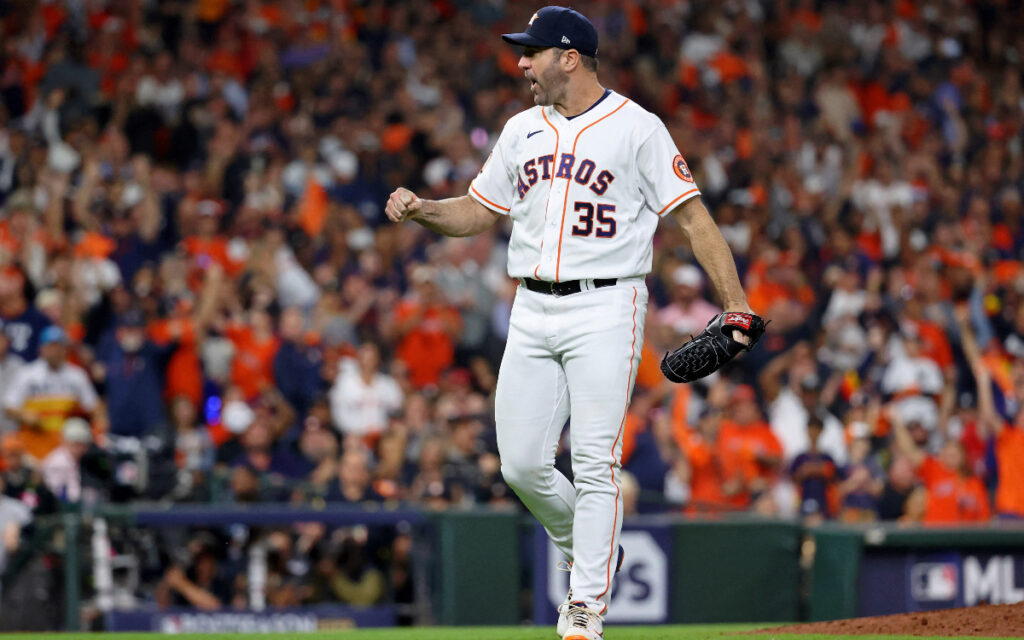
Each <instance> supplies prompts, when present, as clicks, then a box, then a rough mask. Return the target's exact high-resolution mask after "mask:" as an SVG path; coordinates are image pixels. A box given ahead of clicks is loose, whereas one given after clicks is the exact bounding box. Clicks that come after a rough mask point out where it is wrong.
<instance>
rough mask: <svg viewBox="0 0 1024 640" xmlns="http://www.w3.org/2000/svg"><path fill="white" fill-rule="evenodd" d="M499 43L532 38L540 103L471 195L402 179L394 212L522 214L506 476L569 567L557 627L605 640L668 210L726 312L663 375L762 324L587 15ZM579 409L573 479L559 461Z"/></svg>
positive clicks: (682, 375) (507, 368)
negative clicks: (655, 262) (650, 287)
mask: <svg viewBox="0 0 1024 640" xmlns="http://www.w3.org/2000/svg"><path fill="white" fill-rule="evenodd" d="M502 37H503V38H504V39H505V40H506V41H507V42H510V43H513V44H517V45H521V46H523V47H525V49H524V51H523V54H522V57H521V58H520V59H519V68H520V69H522V70H523V74H524V75H525V76H526V78H527V79H528V80H529V81H530V91H531V92H532V94H533V98H534V102H535V103H536V106H535V107H533V108H531V109H528V110H526V111H524V112H522V113H520V114H518V115H516V116H514V117H512V118H511V119H510V120H509V121H508V122H507V123H506V124H505V128H504V130H503V131H502V132H501V135H500V137H499V138H498V141H497V143H496V144H495V146H494V149H493V151H492V152H491V155H490V157H489V158H488V159H487V161H486V162H485V163H484V166H483V168H482V169H481V171H480V174H479V175H478V176H477V177H476V179H475V180H473V182H472V184H471V185H470V188H469V193H468V194H467V195H465V196H462V197H458V198H450V199H447V200H439V201H431V200H421V199H420V198H418V197H417V196H416V195H415V194H413V193H412V192H411V191H409V190H407V189H404V188H399V189H397V190H395V191H394V192H393V193H392V194H391V196H390V198H389V200H388V203H387V206H386V213H387V215H388V217H389V218H390V219H391V220H393V221H396V222H397V221H401V220H413V221H415V222H417V223H419V224H421V225H423V226H425V227H427V228H428V229H431V230H433V231H436V232H438V233H441V234H444V235H448V236H468V235H473V234H477V233H480V232H482V231H484V230H486V229H488V228H489V227H491V225H493V224H494V223H495V222H496V221H497V220H498V219H499V218H500V217H501V216H509V217H511V219H512V235H511V238H510V240H509V249H508V273H509V275H510V276H511V277H513V278H516V279H518V280H519V283H520V287H519V290H518V292H517V294H516V298H515V302H514V304H513V307H512V317H511V325H510V328H509V333H508V342H507V344H506V347H505V354H504V358H503V360H502V363H501V368H500V372H499V376H498V386H497V391H496V400H495V414H496V415H495V421H496V424H497V436H498V449H499V453H500V456H501V470H502V473H503V474H504V477H505V480H506V481H507V482H508V484H509V485H510V486H511V487H512V489H513V490H514V491H515V492H516V494H517V495H518V496H519V497H520V499H521V500H522V501H523V503H524V504H525V505H526V506H527V507H528V508H529V509H530V511H531V512H532V513H533V514H534V516H536V517H537V519H538V520H539V521H540V522H541V523H542V524H543V525H544V527H545V528H546V530H547V532H548V534H549V535H550V536H551V539H552V540H553V541H554V543H555V545H556V546H557V547H558V548H559V549H560V550H561V551H562V553H564V554H565V556H566V558H567V559H568V561H569V562H570V563H571V575H570V581H569V583H570V590H569V596H568V597H567V599H566V602H565V603H563V605H562V606H561V607H559V613H560V620H559V622H560V624H559V633H560V635H561V637H562V638H563V639H564V640H594V639H596V638H603V628H602V627H603V615H604V614H605V613H606V611H607V609H608V600H609V597H610V595H611V589H612V579H613V576H614V573H615V568H616V562H617V560H618V546H619V545H618V539H619V533H620V530H621V528H622V494H621V490H620V481H621V474H620V454H621V450H622V427H623V424H624V421H625V417H626V412H627V409H628V405H629V399H630V394H631V393H632V390H633V382H634V379H635V378H636V372H637V365H638V364H639V361H640V351H641V347H642V346H643V339H644V334H643V328H644V317H645V315H646V313H647V289H646V287H645V285H644V276H645V275H646V274H647V273H649V272H650V270H651V262H652V238H653V236H654V232H655V229H656V227H657V226H658V221H659V219H660V218H662V217H665V216H672V217H674V218H675V219H676V220H677V221H678V222H679V224H680V225H682V228H683V230H684V231H685V233H686V235H687V236H688V238H689V240H690V244H691V246H692V247H693V252H694V255H695V256H696V258H697V260H698V261H699V262H700V264H701V266H702V267H703V268H704V269H705V271H707V273H708V275H709V277H710V279H711V282H712V283H713V284H714V286H715V288H716V290H717V291H718V294H719V296H720V298H721V302H722V304H723V307H724V309H725V311H726V313H725V314H723V315H722V316H719V318H718V319H716V321H713V322H718V325H716V327H717V329H716V333H715V335H714V336H711V335H710V334H709V335H708V336H706V337H705V335H704V334H702V336H701V337H699V338H698V339H697V340H695V341H694V342H693V343H689V344H688V345H687V346H691V345H693V347H694V348H692V349H690V350H688V351H686V352H685V353H684V352H683V350H679V351H680V354H681V355H679V356H677V357H675V359H674V360H671V361H670V360H669V359H668V358H666V361H665V363H663V370H665V372H666V375H669V377H670V379H673V380H675V381H682V380H684V379H685V380H687V381H688V380H690V379H693V378H694V377H697V376H693V375H690V374H692V373H693V371H694V370H697V369H699V370H700V371H699V372H698V373H699V375H704V374H706V373H709V372H710V371H712V370H714V369H717V368H718V366H720V365H721V362H723V361H724V360H725V359H727V358H728V357H731V356H732V355H735V352H738V351H739V350H742V349H743V348H747V347H748V346H752V343H753V342H755V341H756V339H757V337H759V335H760V334H759V333H758V330H759V329H762V327H763V324H759V323H760V318H757V316H754V315H753V314H752V313H751V311H750V308H749V307H748V306H747V301H746V296H745V294H744V292H743V289H742V287H741V285H740V281H739V278H738V277H737V274H736V267H735V264H734V262H733V259H732V255H731V253H730V251H729V248H728V246H727V245H726V243H725V241H724V240H723V238H722V235H721V233H720V232H719V230H718V227H717V226H716V225H715V223H714V222H713V221H712V219H711V216H710V215H709V214H708V211H707V210H706V209H705V208H704V205H703V204H702V203H701V200H700V198H699V197H698V196H699V195H700V190H699V189H698V188H697V185H696V184H695V183H694V179H693V175H692V174H691V173H690V169H689V168H688V167H687V165H686V161H685V160H684V159H683V156H682V155H681V154H680V153H679V151H678V149H676V146H675V144H674V143H673V141H672V138H671V137H670V136H669V133H668V131H667V130H666V128H665V126H664V125H663V124H662V122H661V121H660V120H659V119H658V118H657V116H655V115H653V114H651V113H649V112H647V111H645V110H644V109H643V108H641V107H640V106H639V105H637V104H636V103H635V102H632V101H631V100H629V99H628V98H625V97H623V96H621V95H619V94H617V93H615V92H614V91H611V90H610V89H606V88H604V87H603V86H601V84H600V83H599V82H598V77H597V59H596V56H597V40H598V38H597V31H596V29H594V26H593V25H592V24H591V23H590V21H589V20H588V19H587V18H586V17H584V16H583V15H581V14H580V13H578V12H576V11H574V10H572V9H567V8H564V7H554V6H551V7H545V8H543V9H541V10H540V11H538V12H537V13H535V14H534V15H533V17H532V18H531V19H530V22H529V25H528V26H527V29H526V31H525V32H523V33H515V34H506V35H504V36H502ZM723 316H724V317H725V318H726V319H728V320H729V321H726V320H723ZM711 329H712V326H711V325H709V331H710V330H711ZM732 329H735V330H736V332H733V331H732ZM762 330H763V329H762ZM723 332H724V333H723ZM705 333H708V331H706V332H705ZM702 340H703V341H702ZM715 340H717V341H718V342H715ZM723 341H724V343H723ZM719 343H723V344H724V345H725V346H726V347H727V348H724V353H723V348H721V347H720V346H719ZM709 354H710V357H711V358H712V360H714V362H711V360H709V359H708V357H709ZM712 367H713V368H712ZM708 369H710V370H708ZM570 416H571V420H570V444H571V450H572V466H573V474H574V476H575V484H574V483H573V482H570V481H569V480H568V479H567V478H566V477H565V476H563V475H562V474H561V473H559V472H558V471H556V470H555V467H554V459H555V450H556V447H557V445H558V441H559V438H560V433H561V431H562V427H563V426H564V425H565V423H566V420H567V419H569V418H570Z"/></svg>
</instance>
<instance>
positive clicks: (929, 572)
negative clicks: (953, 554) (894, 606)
mask: <svg viewBox="0 0 1024 640" xmlns="http://www.w3.org/2000/svg"><path fill="white" fill-rule="evenodd" d="M959 584H960V571H959V569H958V568H957V566H956V565H955V564H953V563H952V562H919V563H917V564H915V565H914V566H913V567H911V569H910V594H911V596H913V598H914V600H917V601H918V602H950V601H953V600H955V599H956V595H957V588H958V585H959Z"/></svg>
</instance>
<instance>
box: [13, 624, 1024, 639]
mask: <svg viewBox="0 0 1024 640" xmlns="http://www.w3.org/2000/svg"><path fill="white" fill-rule="evenodd" d="M762 626H763V625H686V626H661V627H618V626H612V627H609V628H608V629H607V630H606V632H605V636H606V637H607V640H881V639H883V638H884V639H885V640H995V639H987V638H978V637H971V638H967V637H964V636H957V637H955V638H951V637H948V636H946V637H939V636H881V635H878V636H850V635H842V636H840V635H819V634H814V635H810V634H793V633H779V634H770V633H768V634H764V635H759V636H747V635H739V636H737V635H732V634H733V633H735V632H738V631H749V630H751V629H758V628H761V627H762ZM554 631H555V630H554V627H550V628H549V627H417V628H414V629H409V628H406V629H359V630H352V631H321V632H319V633H308V634H305V633H287V634H286V633H266V634H258V633H245V634H242V633H237V634H226V633H204V634H180V635H175V636H166V635H162V634H158V633H103V634H98V633H19V634H0V640H44V639H45V640H100V639H101V638H102V639H103V640H168V639H169V638H180V639H181V640H305V639H306V638H308V639H309V640H554V639H555V633H554ZM1021 638H1024V636H1021ZM1000 640H1006V639H1005V638H1002V639H1000Z"/></svg>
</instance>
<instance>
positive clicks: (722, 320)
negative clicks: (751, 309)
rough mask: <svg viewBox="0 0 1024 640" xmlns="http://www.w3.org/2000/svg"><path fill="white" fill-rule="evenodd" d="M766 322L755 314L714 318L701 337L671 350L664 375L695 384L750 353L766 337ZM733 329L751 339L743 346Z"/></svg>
mask: <svg viewBox="0 0 1024 640" xmlns="http://www.w3.org/2000/svg"><path fill="white" fill-rule="evenodd" d="M765 324H766V323H765V321H764V319H762V318H761V316H756V315H754V314H752V313H739V312H736V311H729V312H727V313H720V314H718V315H717V316H715V317H714V318H712V319H711V322H709V323H708V326H707V327H705V328H704V331H702V332H701V334H700V335H699V336H697V337H696V338H693V339H692V340H690V341H689V342H687V343H686V344H684V345H683V346H681V347H679V348H678V349H675V350H674V351H669V352H668V353H666V354H665V357H664V358H662V359H661V372H662V373H664V374H665V377H666V378H668V379H669V380H671V381H672V382H693V381H694V380H699V379H701V378H703V377H704V376H707V375H711V374H712V373H714V372H715V371H718V370H719V369H720V368H721V367H722V365H724V364H725V363H726V362H728V361H730V360H732V359H733V358H735V357H736V355H737V354H738V353H739V352H740V351H750V350H751V349H753V348H754V345H755V344H757V341H758V340H760V339H761V336H762V335H763V334H764V328H765ZM733 330H736V331H739V332H740V333H742V334H743V335H745V336H747V337H748V338H750V344H743V343H742V342H738V341H737V340H736V339H735V338H733V337H732V332H733Z"/></svg>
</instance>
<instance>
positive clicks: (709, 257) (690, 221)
mask: <svg viewBox="0 0 1024 640" xmlns="http://www.w3.org/2000/svg"><path fill="white" fill-rule="evenodd" d="M672 215H674V216H675V218H676V221H677V222H679V226H681V227H682V228H683V232H684V233H685V234H686V237H687V238H689V240H690V246H691V247H692V248H693V255H694V256H696V258H697V262H699V263H700V266H701V267H703V268H704V271H706V272H707V274H708V277H709V278H710V279H711V284H713V285H714V287H715V291H717V292H718V296H719V297H720V298H721V300H722V306H723V307H724V308H725V310H726V311H743V312H745V313H751V310H750V306H749V305H748V304H747V295H746V294H745V293H744V292H743V285H742V284H740V277H739V274H737V272H736V263H735V262H734V261H733V257H732V251H731V250H730V249H729V245H728V244H727V243H726V242H725V238H723V237H722V232H721V231H719V230H718V225H716V224H715V221H714V220H712V219H711V214H709V213H708V210H707V208H705V207H704V203H703V202H701V200H700V198H691V199H690V200H687V201H686V202H684V203H683V204H682V205H680V206H679V207H678V208H676V209H675V210H674V211H673V212H672Z"/></svg>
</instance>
